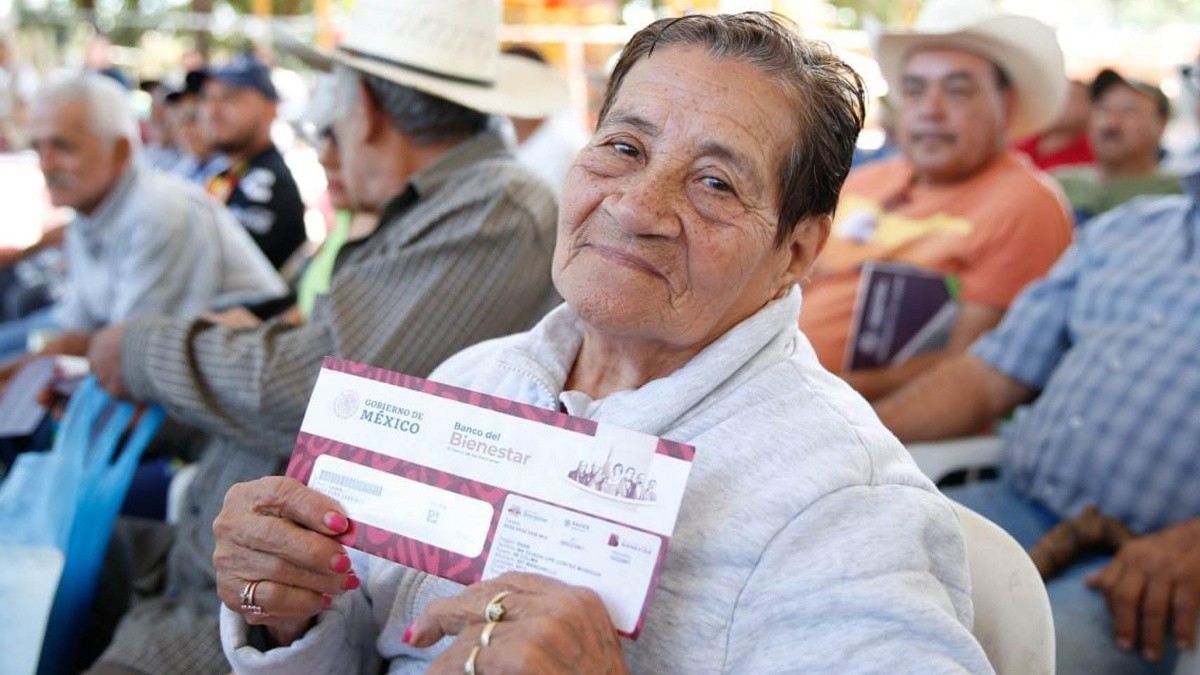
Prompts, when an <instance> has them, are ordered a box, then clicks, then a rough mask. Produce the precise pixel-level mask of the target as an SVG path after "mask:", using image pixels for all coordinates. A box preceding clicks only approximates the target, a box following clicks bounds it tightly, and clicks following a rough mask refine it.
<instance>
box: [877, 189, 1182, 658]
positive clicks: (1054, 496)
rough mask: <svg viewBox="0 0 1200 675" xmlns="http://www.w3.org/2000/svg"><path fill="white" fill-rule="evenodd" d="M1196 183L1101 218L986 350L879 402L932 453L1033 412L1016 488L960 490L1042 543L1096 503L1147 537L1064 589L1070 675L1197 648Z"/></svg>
mask: <svg viewBox="0 0 1200 675" xmlns="http://www.w3.org/2000/svg"><path fill="white" fill-rule="evenodd" d="M1184 185H1185V187H1186V189H1187V192H1188V194H1187V196H1186V197H1181V196H1175V197H1155V198H1149V197H1144V198H1138V199H1135V200H1133V201H1131V202H1129V203H1128V204H1126V205H1124V206H1121V207H1118V208H1117V209H1115V210H1113V211H1110V212H1108V213H1106V214H1104V215H1102V216H1099V217H1097V218H1096V219H1095V220H1094V221H1093V222H1092V223H1091V224H1089V225H1088V227H1087V229H1085V230H1083V231H1082V232H1081V234H1080V236H1079V239H1078V240H1077V241H1076V243H1075V244H1074V245H1073V246H1072V247H1071V249H1069V250H1068V251H1067V253H1066V255H1064V256H1063V258H1062V260H1061V261H1059V263H1058V264H1057V265H1056V266H1055V267H1054V269H1053V270H1052V271H1051V272H1050V274H1049V275H1048V276H1047V277H1046V278H1045V279H1043V280H1042V281H1040V282H1038V283H1036V284H1034V285H1032V286H1030V287H1029V288H1028V289H1027V290H1026V291H1025V292H1024V293H1022V295H1021V296H1020V297H1019V298H1018V299H1017V301H1016V303H1015V304H1014V305H1013V307H1012V309H1010V310H1009V312H1008V315H1007V316H1006V317H1005V319H1004V323H1003V324H1001V326H1000V327H999V328H998V329H996V330H995V331H994V332H992V333H990V334H988V335H986V336H984V337H983V338H982V339H980V340H979V341H978V342H976V343H975V345H973V346H972V347H971V351H970V353H969V354H964V355H960V356H958V357H956V358H954V359H953V360H951V361H948V362H946V363H944V364H943V365H941V366H940V367H938V368H937V369H936V370H933V371H932V372H929V373H927V374H926V375H925V376H923V377H921V378H919V379H918V380H916V381H915V382H913V383H912V384H911V385H909V386H908V387H906V388H904V389H902V390H900V391H899V392H897V393H896V394H895V395H893V396H892V397H890V398H887V399H885V400H883V401H882V402H880V403H879V405H878V412H879V414H880V417H882V418H883V421H884V423H885V424H886V425H887V426H888V427H889V428H890V429H891V430H892V431H893V432H895V433H896V435H897V436H899V437H900V439H901V440H903V441H921V440H932V439H940V438H949V437H954V436H962V435H965V434H970V433H973V432H976V431H978V430H979V429H980V428H982V427H984V426H985V425H987V424H989V423H990V422H991V421H992V420H994V419H996V418H997V417H1001V416H1003V415H1007V414H1008V413H1009V412H1011V411H1013V410H1014V409H1015V408H1016V407H1017V406H1018V405H1020V404H1022V403H1026V402H1029V401H1031V400H1032V401H1033V402H1032V404H1030V405H1029V406H1028V407H1027V408H1024V409H1022V410H1019V411H1018V412H1017V415H1016V417H1015V419H1014V420H1013V422H1012V424H1011V425H1010V426H1009V427H1008V428H1007V429H1006V433H1005V442H1004V447H1005V455H1004V462H1003V466H1002V470H1001V471H1002V480H1001V481H993V482H988V483H979V484H975V485H972V486H969V487H967V488H957V489H954V488H952V489H949V490H947V491H946V493H947V494H948V495H950V496H951V497H952V498H954V499H957V500H959V501H961V502H962V503H964V504H966V505H967V506H969V507H971V508H973V509H975V510H976V511H979V512H981V513H982V514H983V515H985V516H987V517H988V518H991V519H992V520H994V521H995V522H996V523H998V524H999V525H1001V526H1002V527H1004V528H1005V529H1007V530H1008V531H1009V533H1010V534H1012V535H1013V536H1014V537H1015V538H1016V539H1017V540H1018V541H1020V542H1021V543H1022V544H1024V545H1025V546H1027V547H1028V546H1032V545H1033V544H1034V543H1035V542H1037V541H1038V540H1039V539H1040V538H1041V537H1042V535H1043V534H1045V533H1046V532H1047V531H1048V530H1049V529H1050V528H1052V527H1053V526H1054V525H1055V524H1056V523H1058V522H1059V521H1060V520H1061V519H1064V518H1070V517H1073V516H1076V515H1078V514H1080V513H1081V512H1083V511H1084V509H1085V508H1087V507H1088V506H1090V505H1094V506H1097V507H1098V508H1099V510H1100V512H1101V513H1103V514H1104V515H1106V516H1110V517H1112V518H1115V519H1116V520H1118V521H1120V522H1121V523H1123V524H1124V525H1127V526H1129V527H1130V528H1131V529H1132V530H1133V532H1134V533H1136V534H1138V535H1141V536H1140V537H1139V538H1137V539H1134V540H1133V541H1132V542H1131V543H1127V544H1125V545H1124V546H1123V547H1122V548H1121V549H1120V550H1119V552H1118V553H1117V554H1116V556H1115V557H1111V558H1110V557H1107V556H1104V557H1101V558H1099V559H1090V560H1087V561H1085V562H1084V563H1083V564H1080V565H1077V566H1075V567H1073V568H1070V569H1069V570H1068V571H1067V572H1066V573H1065V574H1064V575H1063V576H1060V577H1058V578H1055V579H1054V580H1052V581H1050V582H1049V584H1048V588H1049V591H1050V600H1051V604H1052V605H1053V608H1054V617H1055V621H1054V623H1055V626H1056V627H1057V632H1058V656H1059V671H1060V672H1063V673H1139V672H1170V661H1171V660H1173V658H1174V655H1173V652H1174V649H1173V647H1174V645H1176V644H1178V645H1180V646H1184V647H1194V645H1195V634H1194V629H1195V627H1196V619H1197V609H1198V608H1200V548H1198V547H1197V546H1196V542H1197V540H1198V539H1200V490H1198V489H1197V485H1200V358H1197V348H1196V346H1197V345H1198V344H1200V283H1198V280H1200V247H1198V246H1197V235H1198V233H1200V171H1196V172H1194V173H1192V174H1191V175H1190V176H1188V177H1186V178H1185V179H1184ZM1035 395H1036V396H1037V398H1036V399H1034V396H1035ZM1085 580H1086V581H1087V583H1088V585H1089V586H1091V587H1092V588H1093V589H1094V590H1096V591H1098V592H1097V593H1091V592H1089V591H1088V590H1087V589H1086V588H1085V587H1084V584H1085ZM1106 603H1107V609H1106ZM1168 620H1169V621H1168ZM1167 626H1171V629H1170V632H1169V633H1168V634H1164V633H1165V632H1166V631H1167ZM1114 634H1115V639H1114ZM1114 643H1115V644H1114ZM1118 647H1119V648H1120V650H1126V651H1129V650H1133V649H1134V648H1135V647H1136V649H1137V650H1138V652H1139V653H1140V654H1141V655H1142V656H1143V657H1144V658H1145V659H1147V660H1148V661H1157V660H1160V659H1163V660H1164V661H1165V663H1164V664H1161V665H1159V668H1160V670H1153V668H1152V665H1153V664H1149V663H1147V662H1146V661H1143V660H1141V659H1140V658H1139V657H1138V656H1137V655H1135V654H1125V653H1122V652H1121V651H1120V650H1118Z"/></svg>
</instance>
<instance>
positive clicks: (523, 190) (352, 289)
mask: <svg viewBox="0 0 1200 675" xmlns="http://www.w3.org/2000/svg"><path fill="white" fill-rule="evenodd" d="M414 4H415V5H417V7H432V6H434V5H427V4H419V3H392V2H387V3H377V4H374V5H371V6H370V7H369V9H368V8H365V7H364V5H366V3H365V2H359V4H358V7H359V8H360V9H359V11H360V12H362V13H363V14H364V15H370V16H375V17H376V18H379V19H380V20H381V21H382V23H383V24H384V25H391V24H390V23H389V22H388V20H387V17H389V16H390V15H392V14H396V13H401V14H403V13H404V12H403V10H404V8H406V7H409V6H410V5H414ZM436 5H437V6H440V5H441V3H436ZM451 6H457V5H451ZM372 12H373V13H374V14H371V13H372ZM350 37H351V36H350V35H349V34H348V35H347V40H349V39H350ZM384 39H385V41H386V40H389V39H390V40H392V41H393V42H394V41H395V40H394V39H393V38H391V37H388V38H384ZM454 42H455V43H457V40H455V41H454ZM492 50H494V52H495V54H494V58H495V59H498V61H489V63H491V64H493V65H496V64H498V65H499V69H498V71H497V72H498V73H499V75H500V76H501V77H500V78H499V79H498V80H496V81H495V82H493V84H491V85H483V84H478V83H476V82H469V83H468V82H463V81H462V80H463V79H466V78H469V79H472V80H479V79H481V78H485V77H487V78H491V77H496V72H488V71H486V70H483V69H482V68H481V69H480V70H478V71H477V72H476V71H472V72H462V73H444V74H443V75H444V76H434V75H431V74H429V73H430V72H431V71H430V70H429V69H428V68H425V69H421V70H420V71H417V70H409V69H402V68H399V67H391V66H387V65H384V64H383V62H381V61H377V60H374V59H371V58H367V57H361V58H360V57H354V56H349V55H348V56H347V59H348V62H349V63H350V64H352V65H351V66H346V67H342V68H340V69H339V70H338V72H337V73H335V76H336V77H337V86H336V87H335V90H336V91H335V93H336V101H337V105H336V111H335V120H334V122H333V126H332V130H333V136H334V138H336V141H337V143H336V149H337V152H338V154H339V156H340V162H339V167H340V183H341V186H342V187H343V188H344V190H345V197H346V200H347V202H348V205H349V206H350V207H351V208H352V209H353V210H354V211H360V212H371V213H378V214H380V216H379V225H378V228H377V229H376V230H375V231H374V232H373V233H372V234H371V235H370V236H369V237H367V238H365V239H363V240H361V241H358V242H351V243H347V244H346V245H345V246H344V247H343V248H342V250H341V252H340V254H339V255H338V258H337V261H336V265H334V268H333V270H334V271H333V277H332V280H331V281H330V285H329V288H328V291H327V292H324V293H321V294H319V295H318V296H317V297H316V299H315V302H314V305H313V309H312V312H311V314H310V315H309V316H308V317H307V319H306V320H305V321H304V322H303V323H299V324H295V323H290V322H288V321H286V320H285V319H283V318H275V319H271V320H268V321H265V322H264V323H262V324H261V325H259V326H257V327H251V328H240V329H237V328H232V327H228V326H221V325H218V324H216V323H214V322H211V321H208V320H203V319H202V320H196V321H181V320H171V319H166V318H160V317H153V318H146V319H141V320H138V321H134V322H131V323H129V324H128V325H124V326H117V327H113V328H111V329H109V330H108V331H106V333H105V334H104V335H102V336H100V337H98V338H97V339H96V341H95V342H94V343H93V345H92V350H91V353H90V354H89V356H90V357H91V363H92V367H93V368H94V369H95V372H96V374H97V377H98V378H99V379H100V382H101V383H102V384H104V385H105V386H106V387H107V388H109V390H110V391H113V392H114V393H119V394H123V395H126V396H130V397H132V398H135V399H138V400H143V401H157V402H160V403H162V404H164V405H165V406H166V407H167V409H168V410H169V411H170V412H171V413H172V415H173V417H174V418H176V419H178V420H180V421H182V422H185V423H188V424H190V425H192V426H194V427H197V428H199V429H201V430H203V431H205V432H207V433H208V434H209V435H210V436H212V437H213V440H212V442H211V443H210V444H209V445H208V447H207V448H206V449H205V452H204V455H203V457H202V458H201V459H200V461H199V463H198V466H197V470H196V474H195V479H194V480H193V481H192V483H191V487H190V488H189V490H188V491H187V493H186V495H185V499H184V501H185V507H184V509H183V515H182V517H181V519H180V521H179V523H178V525H177V526H176V528H175V532H174V541H173V543H172V544H171V551H170V555H169V561H168V563H167V568H166V574H167V585H166V587H165V588H163V589H161V591H162V592H161V594H159V595H156V596H155V597H153V598H152V599H149V600H146V601H144V602H142V603H141V604H139V605H137V606H135V607H134V608H133V610H132V611H131V612H130V614H129V615H127V616H126V617H125V619H124V620H123V622H122V623H121V625H120V626H119V627H118V628H117V633H116V635H115V637H114V639H113V643H112V645H111V646H110V647H109V649H108V651H107V652H106V653H105V654H104V655H102V656H101V659H100V662H99V663H98V664H97V665H96V672H98V673H105V672H118V673H130V672H133V673H147V674H151V675H153V674H157V673H183V672H185V673H198V674H204V673H213V674H214V675H218V674H219V675H223V674H224V673H228V672H229V666H228V664H226V663H225V661H224V658H223V656H222V654H221V646H220V642H219V635H218V630H217V607H218V600H217V596H216V594H215V592H214V583H215V582H214V576H213V575H214V572H213V564H212V552H213V532H212V522H213V518H214V517H215V516H216V514H217V512H218V511H219V510H220V508H221V500H222V496H223V495H224V494H225V492H226V491H227V490H228V489H229V487H230V486H231V485H233V484H234V483H236V482H239V481H245V480H252V479H255V478H259V477H261V476H266V475H270V474H275V473H279V472H281V471H282V470H283V468H284V467H285V466H286V463H287V458H288V457H289V456H290V455H291V451H292V446H293V445H294V443H295V440H296V433H297V431H298V430H299V428H300V423H301V421H302V419H303V417H304V409H305V405H306V403H307V400H308V395H309V392H310V391H311V390H312V387H313V383H314V382H315V381H316V377H317V373H318V371H319V370H320V365H321V361H322V359H323V358H324V357H326V356H330V355H333V356H338V357H341V358H346V359H351V360H354V361H360V362H367V363H373V364H379V365H382V366H385V367H387V368H391V369H394V370H399V371H403V372H406V373H412V374H414V375H420V376H424V375H428V374H429V372H430V371H432V370H433V368H434V366H436V365H437V364H438V363H440V362H441V361H443V360H444V359H445V358H446V357H448V356H449V355H451V354H453V353H454V352H456V351H458V350H460V349H463V348H464V347H466V346H468V345H471V344H474V343H476V342H480V341H482V340H486V339H488V338H492V337H496V336H499V335H503V334H507V333H511V332H513V331H516V330H523V329H525V328H528V327H529V326H530V325H532V324H533V323H534V322H535V321H536V320H537V319H538V317H540V316H541V315H542V314H543V313H545V311H546V310H547V309H549V308H550V307H552V306H553V305H554V304H556V303H557V301H558V297H557V294H556V293H555V292H554V288H553V286H552V285H551V281H550V260H551V255H552V253H553V248H554V224H555V215H556V212H557V209H556V207H555V200H554V195H553V193H552V192H551V190H550V188H549V187H547V186H545V185H544V184H543V183H542V182H541V181H540V180H538V179H537V178H536V176H534V175H533V173H532V172H530V171H528V170H527V169H525V168H524V167H522V166H521V165H520V164H519V163H517V161H516V160H515V159H514V158H513V156H512V155H511V153H509V152H508V151H507V150H506V149H505V147H504V143H503V140H502V139H501V138H500V136H499V134H497V133H493V132H491V131H488V130H487V127H488V121H489V114H490V113H493V114H501V113H511V114H520V115H523V116H528V117H537V116H541V115H545V114H547V113H549V112H550V111H553V110H557V109H558V108H560V107H561V106H562V105H564V104H565V101H566V90H565V87H558V88H556V89H554V88H552V89H544V88H540V89H539V90H538V91H539V94H537V95H529V94H528V93H526V90H525V89H524V87H525V86H527V85H528V83H529V82H531V81H533V80H534V79H536V78H539V77H546V76H547V75H548V74H549V73H548V70H547V68H546V67H545V66H540V65H538V64H534V63H532V62H529V61H528V60H527V59H518V58H516V57H503V58H502V57H500V54H499V51H500V46H499V42H498V41H497V42H496V44H495V45H494V46H492ZM348 54H349V53H348ZM447 54H448V52H441V53H430V54H427V55H426V56H428V57H430V58H436V57H447ZM447 58H448V57H447ZM448 61H452V60H450V59H448ZM211 85H212V83H211V82H210V83H209V85H208V86H211ZM164 534H167V533H164ZM314 672H317V671H314Z"/></svg>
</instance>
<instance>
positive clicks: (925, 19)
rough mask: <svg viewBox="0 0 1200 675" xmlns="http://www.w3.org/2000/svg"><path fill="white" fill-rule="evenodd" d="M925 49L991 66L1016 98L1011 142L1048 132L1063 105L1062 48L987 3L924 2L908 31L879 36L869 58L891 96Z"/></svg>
mask: <svg viewBox="0 0 1200 675" xmlns="http://www.w3.org/2000/svg"><path fill="white" fill-rule="evenodd" d="M929 47H952V48H959V49H962V50H964V51H968V52H971V53H974V54H979V55H980V56H983V57H985V58H987V59H988V60H990V61H992V62H993V63H996V64H997V65H999V66H1000V67H1001V68H1003V69H1004V72H1005V73H1006V74H1007V75H1008V77H1009V79H1010V80H1011V81H1012V84H1013V88H1014V89H1015V90H1016V92H1017V100H1016V109H1015V110H1014V111H1013V115H1012V118H1011V119H1010V120H1009V121H1008V133H1009V136H1010V137H1011V138H1014V139H1017V138H1021V137H1023V136H1027V135H1029V134H1033V133H1036V132H1038V131H1041V130H1043V129H1046V128H1048V127H1049V126H1050V125H1051V124H1052V123H1053V122H1054V121H1055V120H1056V119H1058V116H1059V114H1060V113H1061V112H1062V109H1063V106H1065V105H1066V102H1067V93H1068V89H1069V87H1068V84H1067V75H1066V67H1065V65H1064V63H1063V53H1062V48H1061V47H1059V45H1058V38H1056V37H1055V35H1054V30H1053V29H1052V28H1050V27H1049V26H1047V25H1046V24H1044V23H1042V22H1040V21H1038V20H1037V19H1034V18H1032V17H1027V16H1017V15H1014V14H1001V13H1000V12H998V11H997V10H996V9H995V8H993V7H992V5H991V3H989V2H987V0H929V2H927V3H925V6H924V7H922V8H921V13H920V14H918V15H917V21H916V25H915V26H913V28H912V30H902V31H884V32H882V33H881V34H880V35H879V36H878V38H877V39H876V42H875V58H876V59H878V61H879V67H880V69H881V70H882V71H883V78H884V79H885V80H886V81H887V83H888V87H889V88H890V89H891V90H892V91H899V89H900V81H901V77H902V74H903V69H904V62H905V59H906V58H907V57H908V55H909V54H911V53H912V52H914V51H916V50H919V49H923V48H929Z"/></svg>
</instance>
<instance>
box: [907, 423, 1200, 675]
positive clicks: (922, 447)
mask: <svg viewBox="0 0 1200 675" xmlns="http://www.w3.org/2000/svg"><path fill="white" fill-rule="evenodd" d="M1001 447H1002V445H1001V440H1000V438H999V437H997V436H977V437H971V438H956V439H952V440H948V441H937V442H931V443H914V444H912V445H910V446H908V451H909V453H911V454H912V456H913V459H914V460H916V463H917V466H918V467H920V469H921V471H922V472H924V473H925V475H926V476H928V477H929V478H930V480H932V481H933V482H935V483H936V482H938V481H939V480H941V479H943V478H945V477H946V476H948V475H950V474H951V473H954V472H955V471H962V470H970V469H983V468H989V467H994V466H997V465H999V464H1000V452H1001ZM954 507H955V509H957V510H958V511H959V514H960V519H961V520H962V525H963V531H964V534H965V536H966V537H967V558H968V563H969V565H970V566H971V584H972V587H973V588H974V589H975V590H974V596H975V598H974V599H975V636H976V637H977V638H979V641H980V643H982V644H983V648H984V651H985V652H987V655H988V658H989V659H990V660H991V662H992V665H993V667H995V669H996V672H997V673H1004V672H1024V671H1022V669H1020V668H1017V669H1013V670H1008V665H1007V663H1008V661H1007V660H1006V661H1005V662H1004V665H1002V664H1001V662H1000V661H998V660H997V659H999V658H1006V659H1007V658H1008V657H1004V656H1002V655H1001V654H998V653H997V654H994V653H993V651H994V649H993V647H991V646H989V641H990V640H992V639H993V638H992V637H990V636H994V635H999V634H1000V633H1002V632H1004V630H1005V629H1004V627H1003V626H998V625H996V624H995V621H994V618H995V616H997V615H996V614H993V613H992V612H990V611H989V610H987V609H985V607H986V605H983V604H981V603H983V602H994V598H993V599H992V600H988V599H987V598H981V597H980V592H981V588H982V587H981V584H982V585H983V586H985V587H990V586H993V585H995V581H994V580H993V579H985V578H981V575H982V574H984V572H983V570H985V569H994V568H995V567H996V566H998V564H997V563H994V562H993V561H989V560H987V559H986V557H984V553H983V552H982V551H981V550H980V549H981V548H984V549H986V548H987V547H989V545H988V544H986V543H985V544H978V545H977V544H976V543H974V542H975V540H976V539H977V538H979V537H981V536H982V537H983V538H984V539H987V538H988V537H989V536H990V535H988V533H987V530H995V531H996V532H999V534H1001V535H1003V538H1005V539H1007V540H1008V541H1007V544H1011V547H1009V546H1006V548H1014V549H1015V550H1020V544H1018V543H1017V542H1016V540H1014V539H1013V538H1012V537H1010V536H1009V535H1008V533H1006V532H1004V530H1002V529H1000V528H999V527H998V526H997V525H995V524H993V523H992V522H990V521H988V520H987V519H986V518H984V517H983V516H981V515H979V514H977V513H975V512H974V511H971V510H970V509H968V508H966V507H965V506H961V505H959V504H955V505H954ZM993 539H994V537H993ZM990 546H995V543H994V542H993V543H992V544H991V545H990ZM1021 553H1022V556H1021V557H1023V558H1024V563H1025V564H1024V565H1018V567H1028V570H1027V571H1028V572H1030V573H1032V574H1033V577H1030V578H1029V579H1024V578H1022V579H1021V583H1022V584H1027V583H1029V582H1031V581H1036V582H1037V587H1038V588H1039V589H1041V595H1042V596H1045V586H1044V585H1043V584H1042V581H1041V579H1040V577H1038V576H1037V570H1036V569H1035V568H1034V567H1033V563H1032V562H1031V561H1030V560H1029V557H1028V556H1027V555H1024V551H1021ZM1006 555H1008V554H1006ZM1014 556H1015V554H1014V555H1013V556H1010V557H1014ZM989 565H991V566H992V567H991V568H989V567H988V566H989ZM989 574H990V573H989ZM1014 574H1015V572H1014ZM1001 599H1003V596H1001ZM1003 611H1004V610H1003V609H1002V610H1000V615H999V616H1001V618H1003V616H1004V614H1003ZM1046 611H1047V612H1049V599H1048V597H1047V599H1046ZM1011 618H1013V617H1010V619H1011ZM1025 620H1026V619H1025V618H1024V617H1022V616H1021V615H1019V614H1018V615H1016V617H1015V621H1016V623H1017V624H1020V623H1021V622H1022V621H1025ZM1046 622H1047V624H1048V626H1049V629H1050V631H1051V633H1050V640H1051V644H1050V652H1049V653H1050V657H1049V659H1050V660H1049V663H1050V664H1051V667H1050V669H1049V670H1048V671H1043V670H1036V671H1034V670H1030V671H1028V672H1050V673H1053V672H1054V668H1053V662H1054V645H1053V630H1054V629H1053V618H1051V617H1050V616H1047V617H1046ZM1196 630H1197V634H1200V626H1197V628H1196ZM985 635H988V636H989V637H985ZM1008 642H1009V640H1008V638H1004V639H1003V643H1004V644H1008ZM1004 651H1006V652H1007V651H1008V650H1007V649H1005V650H1004ZM1173 674H1174V675H1200V649H1195V648H1193V649H1190V650H1188V651H1186V652H1181V653H1180V655H1179V661H1178V662H1177V663H1176V664H1175V669H1174V671H1173Z"/></svg>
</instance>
